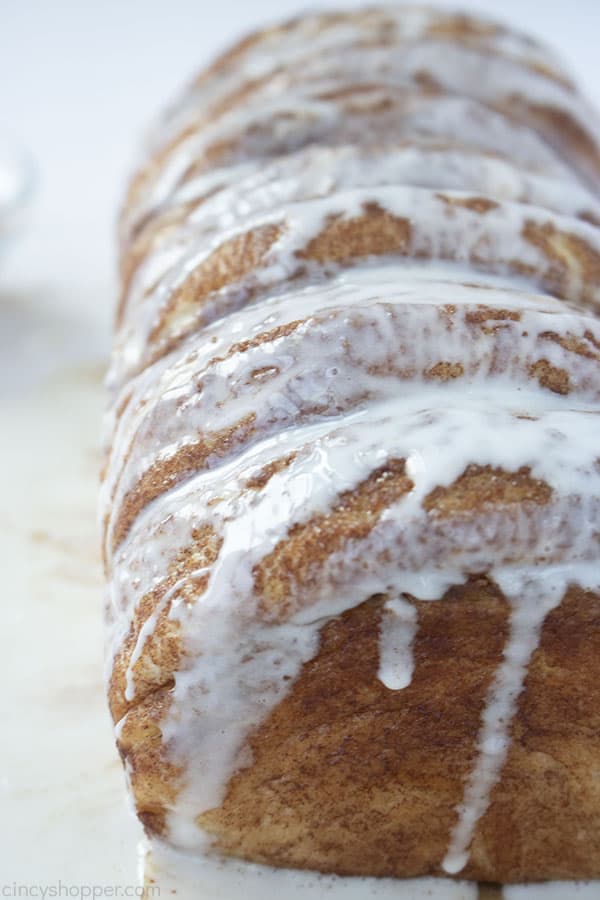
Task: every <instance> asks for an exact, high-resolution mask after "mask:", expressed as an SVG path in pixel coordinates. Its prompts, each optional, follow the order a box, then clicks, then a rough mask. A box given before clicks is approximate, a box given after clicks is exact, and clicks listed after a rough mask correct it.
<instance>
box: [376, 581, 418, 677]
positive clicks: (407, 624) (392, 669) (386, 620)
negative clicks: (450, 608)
mask: <svg viewBox="0 0 600 900" xmlns="http://www.w3.org/2000/svg"><path fill="white" fill-rule="evenodd" d="M379 627H380V629H381V636H380V638H379V671H378V673H377V677H378V678H379V680H380V681H381V682H382V683H383V684H385V686H386V687H387V688H389V689H390V690H391V691H399V690H401V689H402V688H404V687H406V686H407V685H409V684H410V682H411V681H412V674H413V670H414V667H415V665H414V660H413V652H412V643H413V640H414V638H415V635H416V633H417V610H416V608H415V607H414V606H413V605H412V604H411V603H409V602H408V601H407V600H404V599H403V598H402V597H394V598H393V599H392V600H387V601H386V603H385V605H384V607H383V615H382V617H381V624H380V626H379Z"/></svg>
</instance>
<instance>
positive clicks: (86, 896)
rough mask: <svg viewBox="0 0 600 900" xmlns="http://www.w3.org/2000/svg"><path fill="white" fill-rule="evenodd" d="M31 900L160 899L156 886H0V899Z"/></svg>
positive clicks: (59, 882)
mask: <svg viewBox="0 0 600 900" xmlns="http://www.w3.org/2000/svg"><path fill="white" fill-rule="evenodd" d="M13 897H22V898H32V900H58V898H66V900H101V898H102V900H104V898H111V900H117V898H127V897H132V898H133V897H140V898H142V900H146V898H148V900H149V898H151V897H160V888H159V887H158V885H148V886H147V887H141V885H138V884H66V883H65V882H63V881H57V882H55V883H54V884H24V883H19V882H17V881H13V882H10V883H9V884H6V883H5V884H0V898H2V900H3V898H13Z"/></svg>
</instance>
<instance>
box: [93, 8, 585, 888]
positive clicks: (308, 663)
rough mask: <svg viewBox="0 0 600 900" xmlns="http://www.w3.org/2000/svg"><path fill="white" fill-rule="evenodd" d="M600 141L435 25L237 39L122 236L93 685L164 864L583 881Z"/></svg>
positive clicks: (523, 53)
mask: <svg viewBox="0 0 600 900" xmlns="http://www.w3.org/2000/svg"><path fill="white" fill-rule="evenodd" d="M599 198H600V120H599V119H598V117H597V115H596V113H595V112H594V111H593V110H591V109H590V108H589V105H588V104H587V102H586V101H585V100H584V99H583V98H582V96H581V95H580V94H579V93H578V91H577V89H576V88H575V87H574V86H573V84H572V82H571V80H570V78H569V76H568V74H567V73H566V72H565V70H564V69H563V67H562V66H561V64H560V63H559V62H557V61H556V60H555V58H554V55H553V54H552V53H550V52H549V51H547V50H546V49H545V48H544V47H542V46H540V45H539V44H538V43H537V42H535V41H533V40H531V39H530V38H528V37H526V36H523V35H520V34H517V33H515V32H512V31H510V30H507V29H505V28H504V27H502V26H499V25H496V24H493V23H489V22H487V21H484V20H478V19H473V18H469V17H467V16H463V15H455V14H449V13H446V12H442V11H435V10H432V9H429V8H420V7H398V8H395V7H382V8H380V9H376V8H374V9H366V10H363V11H353V12H347V13H329V14H328V13H323V14H313V15H308V16H305V17H302V18H298V19H295V20H293V21H291V22H288V23H286V24H284V25H281V26H278V27H274V28H271V29H268V30H265V31H261V32H258V33H256V34H254V35H252V36H250V37H249V38H246V39H245V40H243V41H241V42H240V43H239V44H238V45H237V46H235V47H234V48H233V49H232V50H230V51H229V52H227V53H225V54H224V55H223V56H221V57H220V58H219V59H218V60H217V61H216V62H215V63H214V64H213V65H212V66H211V67H210V68H209V69H207V70H206V71H205V72H203V73H202V74H201V75H200V76H198V77H197V78H196V79H195V80H194V81H193V82H192V83H191V84H190V85H189V86H188V88H187V89H186V90H185V91H184V93H183V94H182V95H181V97H180V98H179V100H178V101H177V102H176V103H175V104H174V105H173V106H172V107H171V109H170V110H169V111H168V112H167V113H166V114H165V115H164V116H163V118H162V120H161V121H160V123H159V125H158V126H157V128H156V129H155V132H154V133H153V134H152V135H151V137H150V140H149V146H148V147H147V150H146V157H145V159H144V161H143V163H142V164H141V165H140V167H139V169H138V171H137V173H136V175H135V176H134V178H133V179H132V181H131V183H130V187H129V190H128V194H127V198H126V201H125V204H124V209H123V213H122V217H121V225H120V240H121V284H122V291H121V297H120V301H119V306H118V313H117V322H116V329H115V349H114V354H113V360H112V365H111V371H110V376H109V387H110V392H111V402H110V411H109V414H108V422H107V461H106V466H105V472H104V482H103V489H102V521H103V527H104V556H105V566H106V574H107V581H108V602H107V622H108V635H109V640H108V647H107V685H108V696H109V702H110V709H111V713H112V717H113V719H114V722H115V726H116V735H117V744H118V748H119V751H120V753H121V756H122V758H123V761H124V764H125V767H126V771H127V776H128V782H129V787H130V789H131V792H132V795H133V799H134V802H135V806H136V809H137V812H138V815H139V817H140V819H141V820H142V822H143V824H144V826H145V828H146V830H147V832H148V833H149V834H151V835H155V836H158V837H160V838H161V839H162V840H164V841H166V842H168V843H170V844H172V845H173V846H175V847H180V848H183V849H186V850H188V851H191V852H194V853H198V854H200V853H206V852H208V851H211V852H219V853H223V854H226V855H231V856H236V857H240V858H243V859H247V860H251V861H255V862H261V863H267V864H269V865H274V866H285V867H295V868H303V869H315V870H320V871H323V872H332V873H337V874H340V875H377V876H384V875H385V876H393V877H398V878H403V877H413V876H418V875H425V874H438V875H448V876H459V877H461V878H470V879H479V880H484V881H495V882H514V881H536V880H546V879H567V878H568V879H583V878H594V877H597V878H600V787H599V782H598V778H597V772H598V769H599V767H600V605H599V604H600V566H599V565H598V562H599V540H600V440H599V438H600V427H599V425H600V418H599V412H600V321H599V319H598V310H599V309H600V230H599V225H600V199H599Z"/></svg>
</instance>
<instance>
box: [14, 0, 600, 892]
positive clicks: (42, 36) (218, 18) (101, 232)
mask: <svg viewBox="0 0 600 900" xmlns="http://www.w3.org/2000/svg"><path fill="white" fill-rule="evenodd" d="M323 5H324V4H322V3H319V4H316V3H312V4H311V6H313V7H315V6H323ZM349 5H350V4H349ZM351 5H358V4H356V3H352V4H351ZM440 5H444V6H446V5H448V6H455V5H456V4H451V3H441V4H440ZM463 5H464V6H466V7H471V8H472V7H473V6H474V4H463ZM499 6H500V5H499V4H498V3H497V2H493V0H488V2H481V3H479V4H478V7H479V9H482V10H486V11H488V12H490V13H492V14H493V13H495V12H497V11H498V9H499ZM297 9H298V5H297V4H296V3H291V2H282V0H279V2H277V0H254V2H249V0H219V2H218V3H212V2H211V3H208V2H206V0H196V2H184V0H170V2H169V3H168V4H159V3H158V2H144V3H142V2H126V0H123V2H117V0H105V2H103V3H98V4H91V3H76V2H59V3H49V2H44V0H38V2H19V0H2V2H1V3H0V131H2V130H4V131H7V132H9V133H10V134H12V135H14V136H15V137H17V138H18V139H19V140H21V141H22V142H23V143H24V144H25V145H27V146H28V147H29V148H30V149H31V150H32V152H33V154H34V156H35V158H36V159H37V164H38V168H39V172H40V191H39V196H38V199H37V203H36V206H35V207H34V210H33V217H32V225H31V230H30V232H29V234H28V235H27V237H26V239H24V240H23V242H22V243H21V244H20V245H19V246H18V247H16V248H15V249H14V252H13V253H12V254H11V256H10V257H9V258H8V259H7V260H2V261H0V359H1V360H2V365H3V367H4V373H3V377H2V378H1V379H0V396H2V398H3V404H4V407H3V410H2V412H3V420H2V422H3V431H2V435H3V441H2V442H1V444H0V451H1V453H2V458H1V459H0V471H1V472H2V492H1V494H0V496H1V497H2V508H1V513H2V522H3V526H4V534H3V540H2V545H1V559H0V563H1V565H2V570H3V576H4V585H5V589H4V591H3V602H4V609H3V619H2V622H3V626H2V636H3V642H2V643H3V651H2V657H1V658H2V668H1V670H0V671H1V674H2V676H3V694H2V707H1V708H2V711H3V729H2V739H1V743H0V803H1V804H2V814H1V816H0V885H1V884H11V883H12V882H13V881H17V882H23V883H27V884H30V885H31V884H38V883H39V884H46V885H48V884H50V883H56V882H57V881H58V879H61V880H62V882H63V883H67V884H82V883H86V884H113V883H117V882H118V883H120V884H133V883H135V878H136V875H135V872H136V850H135V839H136V835H137V829H136V827H135V825H134V823H133V821H132V820H130V819H129V818H128V817H127V816H126V815H125V814H124V811H123V810H124V804H125V799H124V793H123V788H122V776H121V773H120V771H119V764H118V761H117V760H116V759H115V756H114V752H113V749H112V742H111V737H110V734H109V729H108V725H107V718H106V716H105V713H104V701H103V698H102V691H101V688H100V686H99V678H100V671H101V662H100V655H101V636H100V635H101V626H100V605H101V601H100V594H101V584H100V577H99V568H98V562H97V558H96V557H95V555H94V549H93V548H94V546H95V541H96V538H95V532H94V525H93V519H92V516H93V509H94V502H95V500H94V494H95V479H94V474H93V473H94V471H95V468H96V466H97V461H98V460H97V456H96V455H95V454H94V452H93V448H94V445H95V443H96V435H97V430H96V429H97V423H99V417H100V411H101V405H102V400H101V392H100V390H99V387H98V383H97V379H96V381H90V380H89V378H87V377H86V376H84V375H83V374H82V372H83V370H81V369H78V370H75V371H74V372H72V373H71V375H70V376H69V377H67V378H59V379H58V380H56V379H54V380H52V382H51V383H50V384H49V385H47V386H45V387H43V388H42V389H41V390H40V389H39V388H37V389H36V390H35V391H34V393H33V394H31V395H30V397H29V399H28V401H27V403H23V404H22V403H21V402H20V401H18V400H17V401H16V402H15V397H14V396H12V397H11V396H10V391H12V390H13V389H14V385H15V383H18V384H19V385H21V384H24V383H25V382H26V381H32V382H38V383H39V375H40V374H45V373H46V372H49V371H52V370H59V369H61V368H62V367H64V366H65V365H69V364H70V363H71V362H73V361H78V360H89V359H90V358H92V359H97V358H99V357H100V356H103V355H104V354H105V353H106V351H107V348H108V342H109V337H108V335H109V322H110V312H111V307H112V303H113V298H114V293H115V288H114V272H113V223H114V219H115V212H116V209H117V206H118V201H119V198H120V196H121V194H122V191H123V186H124V183H125V177H126V174H127V171H128V168H129V165H130V162H131V160H132V159H133V157H134V154H135V148H136V143H137V141H138V139H139V137H140V135H141V133H142V129H143V126H144V125H145V124H146V123H147V122H148V121H149V119H150V118H151V116H152V115H153V114H154V113H155V112H156V110H157V109H159V108H160V107H161V106H162V105H163V104H164V103H165V102H166V101H167V100H168V98H169V96H170V95H171V94H172V93H173V91H174V90H175V89H176V88H177V86H178V85H179V84H180V83H181V82H182V81H183V80H184V79H185V78H187V77H188V76H189V75H190V74H191V73H192V72H193V70H194V69H195V68H197V67H198V66H199V65H200V64H202V63H203V62H205V61H207V60H208V58H209V57H210V56H212V55H213V54H214V53H215V52H216V51H217V50H218V49H219V48H220V47H221V46H223V44H225V43H226V42H227V41H229V40H230V39H232V38H234V37H236V36H238V34H239V33H240V32H242V31H243V30H244V29H245V28H247V27H250V26H254V25H258V24H260V23H262V22H265V21H269V20H272V19H273V18H277V17H278V16H281V15H285V14H288V13H293V12H295V11H296V10H297ZM501 13H502V15H503V17H504V18H506V19H507V20H509V21H511V22H513V23H514V24H517V25H520V26H521V27H523V28H527V29H529V30H533V31H535V32H536V33H537V34H538V35H540V36H542V37H544V38H546V39H547V40H549V41H551V42H553V43H554V44H555V45H557V46H558V47H559V48H560V49H561V50H562V53H563V56H564V57H565V58H566V59H567V61H568V62H569V63H570V65H571V67H572V68H573V70H574V72H575V73H576V75H577V76H578V77H579V79H580V81H581V82H582V83H583V85H584V86H585V88H586V89H587V93H588V95H590V96H591V98H592V99H593V100H595V102H596V103H597V104H598V105H600V74H599V73H598V69H597V36H598V34H599V33H600V2H598V0H589V2H583V0H579V2H577V3H573V2H570V0H563V2H556V0H555V2H543V0H536V2H527V0H504V2H503V3H502V4H501ZM42 443H43V445H44V447H45V452H44V453H42V452H41V449H40V445H41V444H42ZM42 532H44V533H46V534H47V533H48V532H50V533H51V535H52V540H51V541H48V539H47V537H42V536H41V533H42ZM36 533H37V536H36ZM9 801H10V804H11V805H10V806H9V805H8V804H9ZM565 896H566V894H564V895H563V894H561V897H565ZM515 897H516V894H515Z"/></svg>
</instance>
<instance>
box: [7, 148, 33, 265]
mask: <svg viewBox="0 0 600 900" xmlns="http://www.w3.org/2000/svg"><path fill="white" fill-rule="evenodd" d="M34 185H35V168H34V165H33V161H32V159H31V157H30V156H29V154H28V153H27V152H26V151H25V150H23V149H22V148H21V147H19V145H18V144H16V143H14V142H13V141H11V140H9V139H8V138H5V137H3V136H2V135H0V253H3V252H4V250H5V249H6V247H7V246H8V245H9V244H10V243H12V241H13V240H14V239H15V238H17V237H18V236H19V235H20V234H21V233H22V232H23V229H24V228H25V225H26V222H27V213H28V210H29V207H30V202H31V197H32V195H33V191H34Z"/></svg>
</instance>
